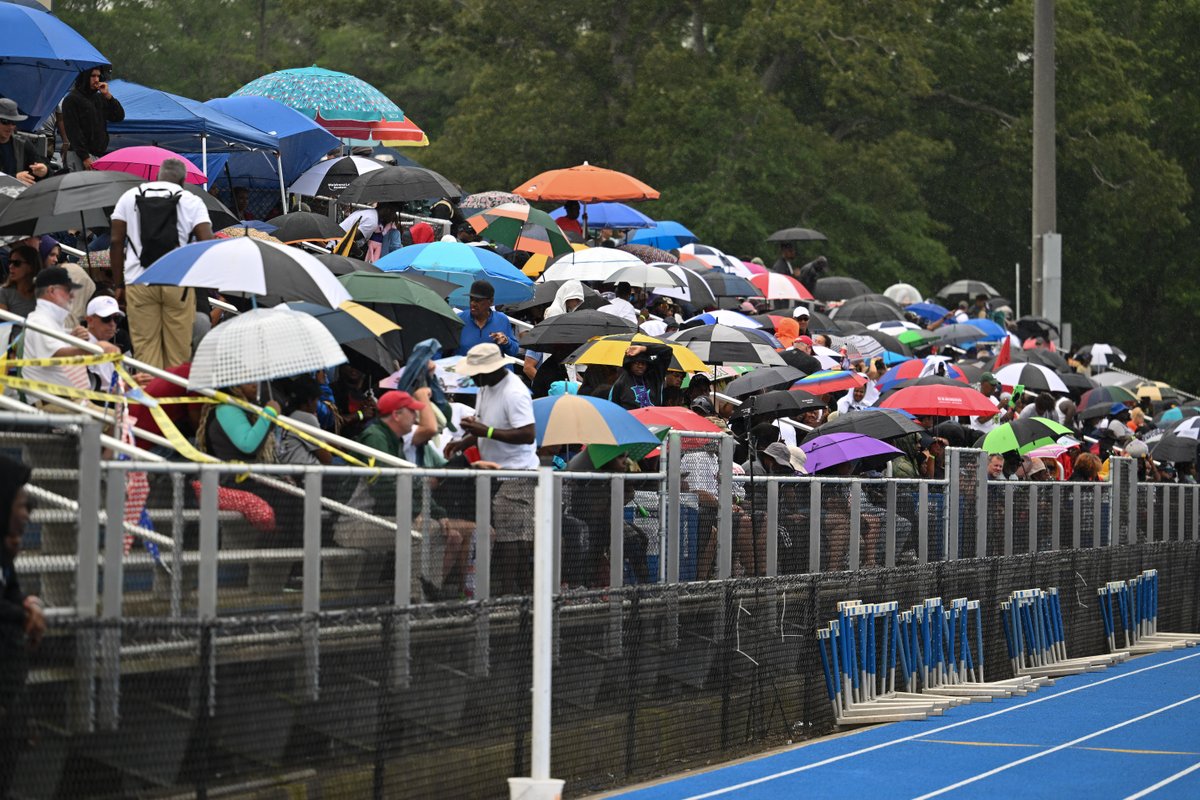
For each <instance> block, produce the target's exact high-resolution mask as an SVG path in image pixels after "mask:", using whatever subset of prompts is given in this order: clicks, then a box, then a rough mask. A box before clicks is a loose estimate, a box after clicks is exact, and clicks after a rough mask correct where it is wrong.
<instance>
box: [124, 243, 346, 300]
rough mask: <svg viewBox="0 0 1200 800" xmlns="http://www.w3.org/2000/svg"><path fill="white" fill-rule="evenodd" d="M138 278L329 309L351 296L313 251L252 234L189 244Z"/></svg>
mask: <svg viewBox="0 0 1200 800" xmlns="http://www.w3.org/2000/svg"><path fill="white" fill-rule="evenodd" d="M133 283H134V284H144V285H162V286H195V287H197V288H201V289H216V290H218V291H221V292H240V293H243V294H250V295H259V296H264V295H265V296H267V297H271V298H278V299H279V300H280V301H288V300H307V301H308V302H310V303H317V304H320V305H325V306H329V307H330V308H337V307H338V306H339V305H341V304H342V303H344V302H345V301H347V300H350V299H351V297H350V293H349V292H347V291H346V289H345V288H344V287H343V286H342V285H341V284H339V283H338V282H337V278H335V277H334V276H333V274H332V273H331V272H330V271H329V270H328V269H327V268H326V267H325V265H324V264H322V263H321V262H320V261H317V260H316V259H315V258H313V257H312V256H310V255H309V254H308V253H305V252H304V251H303V250H298V249H296V248H295V247H287V246H285V245H280V244H275V243H273V242H264V241H262V240H261V239H254V238H251V237H241V238H238V239H212V240H210V241H207V242H193V243H191V244H187V245H184V246H183V247H180V248H178V249H175V250H172V251H171V252H169V253H167V254H166V255H165V256H163V257H162V258H160V259H158V261H155V262H154V265H153V266H151V267H150V268H149V269H147V270H146V271H145V272H143V273H142V274H141V275H140V276H138V278H137V280H135V281H133Z"/></svg>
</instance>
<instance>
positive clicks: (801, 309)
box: [792, 306, 809, 317]
mask: <svg viewBox="0 0 1200 800" xmlns="http://www.w3.org/2000/svg"><path fill="white" fill-rule="evenodd" d="M792 316H793V317H807V316H809V311H808V306H797V307H796V310H795V311H793V312H792Z"/></svg>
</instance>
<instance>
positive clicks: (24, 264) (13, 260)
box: [8, 258, 29, 267]
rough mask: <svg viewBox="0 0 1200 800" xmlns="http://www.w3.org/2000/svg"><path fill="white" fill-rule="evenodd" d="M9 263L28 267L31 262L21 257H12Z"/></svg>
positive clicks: (11, 265) (14, 265) (13, 265)
mask: <svg viewBox="0 0 1200 800" xmlns="http://www.w3.org/2000/svg"><path fill="white" fill-rule="evenodd" d="M8 265H9V266H10V267H21V266H25V267H28V266H29V262H28V261H22V260H21V259H19V258H10V259H9V260H8Z"/></svg>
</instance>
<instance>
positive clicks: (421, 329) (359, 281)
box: [337, 272, 463, 353]
mask: <svg viewBox="0 0 1200 800" xmlns="http://www.w3.org/2000/svg"><path fill="white" fill-rule="evenodd" d="M337 280H338V282H340V283H341V284H342V285H343V286H344V287H345V288H346V291H348V292H349V293H350V297H351V298H352V299H353V300H354V301H355V302H357V303H362V304H364V305H367V306H368V307H369V308H371V309H372V310H373V311H378V312H379V313H380V314H382V315H383V316H385V317H387V318H388V319H391V320H394V321H395V322H398V323H400V325H401V328H402V330H401V331H399V333H395V332H393V333H390V334H387V336H385V337H384V338H385V340H388V341H389V342H390V340H393V339H396V338H399V339H400V340H401V345H400V346H401V347H402V348H403V350H404V352H405V353H408V352H410V351H411V350H412V348H413V347H414V346H415V345H416V344H417V343H419V342H421V341H423V340H425V339H429V338H434V339H437V340H438V341H439V342H441V343H442V346H443V347H448V348H450V349H451V350H453V349H455V348H457V347H458V341H459V339H460V337H461V335H462V328H463V321H462V320H461V319H459V316H458V315H457V314H455V313H454V311H453V310H452V309H451V308H450V306H448V305H446V301H445V300H443V299H442V298H441V297H439V296H438V295H437V294H436V293H435V292H434V291H433V290H431V289H429V288H427V287H425V286H422V285H421V284H419V283H417V282H416V281H413V280H410V279H409V278H408V277H405V276H403V275H401V274H400V273H395V272H391V273H374V272H352V273H350V274H349V275H343V276H341V277H340V278H338V279H337Z"/></svg>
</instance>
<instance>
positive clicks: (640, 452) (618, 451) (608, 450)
mask: <svg viewBox="0 0 1200 800" xmlns="http://www.w3.org/2000/svg"><path fill="white" fill-rule="evenodd" d="M630 413H631V414H632V412H630ZM646 427H647V429H649V431H650V432H651V433H652V434H654V438H655V441H654V442H653V443H651V442H629V443H627V444H589V445H587V446H586V448H585V449H586V451H587V456H588V460H589V461H591V462H592V466H593V467H596V468H597V469H598V468H600V467H602V466H604V465H605V464H607V463H608V462H610V461H612V460H613V459H614V458H616V457H617V456H621V455H624V456H628V457H629V459H630V460H631V461H641V460H642V459H643V458H646V457H647V456H655V455H658V454H659V453H660V452H661V450H659V445H660V444H661V443H662V441H663V440H664V439H666V438H667V434H669V433H670V432H671V429H670V428H669V427H668V426H666V425H647V426H646ZM570 468H571V467H570V464H568V465H567V469H570Z"/></svg>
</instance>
